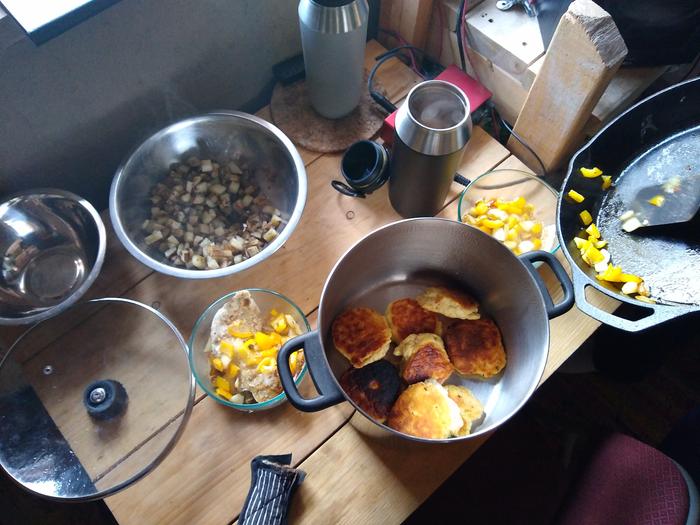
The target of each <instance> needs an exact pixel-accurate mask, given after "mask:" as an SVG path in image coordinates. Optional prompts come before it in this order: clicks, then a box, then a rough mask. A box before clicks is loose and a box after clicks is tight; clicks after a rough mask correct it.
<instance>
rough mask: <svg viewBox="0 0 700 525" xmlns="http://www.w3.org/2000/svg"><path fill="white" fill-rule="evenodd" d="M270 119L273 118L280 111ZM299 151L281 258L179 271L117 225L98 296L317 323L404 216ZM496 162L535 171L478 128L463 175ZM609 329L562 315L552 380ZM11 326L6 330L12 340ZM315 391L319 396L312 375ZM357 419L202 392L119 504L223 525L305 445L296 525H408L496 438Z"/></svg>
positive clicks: (148, 515) (401, 86) (127, 518)
mask: <svg viewBox="0 0 700 525" xmlns="http://www.w3.org/2000/svg"><path fill="white" fill-rule="evenodd" d="M381 50H382V48H381V46H379V44H377V43H376V42H370V43H369V45H368V49H367V55H366V56H367V65H370V64H371V63H372V62H373V57H374V56H376V55H377V54H379V53H380V52H381ZM380 76H381V81H382V83H383V84H384V85H385V86H386V87H387V89H388V94H389V98H391V99H392V100H393V101H400V100H401V99H402V98H403V97H404V96H405V94H406V93H407V91H408V89H409V88H410V87H411V86H412V85H413V84H414V83H416V82H417V81H418V78H417V77H416V76H415V75H414V74H413V73H412V72H411V71H410V70H409V69H408V68H406V67H405V66H404V65H403V64H402V63H401V62H400V61H398V60H393V61H391V62H389V63H387V64H386V66H385V67H384V68H382V70H381V71H380ZM259 115H260V116H262V117H263V118H269V110H268V109H267V108H265V109H263V110H261V111H260V112H259ZM300 152H301V155H302V158H303V159H304V162H305V164H306V170H307V176H308V186H309V193H308V200H307V203H306V208H305V210H304V214H303V216H302V219H301V222H300V223H299V225H298V227H297V229H296V231H295V232H294V234H293V235H292V236H291V238H290V239H289V241H288V242H287V243H286V245H285V246H284V247H283V248H282V249H280V250H279V251H278V252H277V253H276V254H274V255H273V256H272V257H270V258H269V259H267V260H265V261H264V262H262V263H260V264H259V265H257V266H255V267H254V268H252V269H250V270H248V271H246V272H243V273H242V274H239V275H235V276H233V277H230V278H224V279H216V280H206V281H193V280H179V279H175V278H172V277H168V276H165V275H161V274H158V273H154V272H151V271H150V270H149V269H147V268H145V267H144V266H142V265H141V264H140V263H138V262H136V260H135V259H133V258H132V257H130V256H129V255H128V254H127V253H126V251H125V250H124V249H123V248H122V247H121V246H120V245H119V243H118V241H117V240H116V238H115V237H114V235H112V234H110V236H109V241H108V242H109V244H108V254H107V257H106V259H105V265H104V268H103V270H102V273H101V276H100V278H99V280H98V282H97V283H96V284H95V285H94V286H93V287H92V289H91V291H90V295H91V296H104V295H113V296H114V295H121V296H124V297H129V298H132V299H135V300H138V301H141V302H143V303H146V304H149V305H150V304H153V305H157V306H158V307H159V308H160V311H161V312H163V313H164V314H165V315H167V316H168V317H169V318H170V319H171V320H172V321H173V322H174V323H175V324H176V326H177V327H178V328H179V330H180V331H181V332H182V334H183V336H185V337H188V336H189V333H190V330H191V328H192V326H193V324H194V322H195V320H196V318H197V316H198V315H199V313H201V312H202V311H203V310H204V308H205V307H206V306H207V305H208V304H209V303H211V302H212V301H213V300H215V299H216V298H218V297H220V296H221V295H223V294H224V293H226V292H228V291H231V290H236V289H239V288H245V287H264V288H270V289H273V290H277V291H279V292H281V293H283V294H285V295H287V296H289V297H290V298H292V299H293V300H294V301H295V302H296V303H297V304H298V305H299V306H300V307H301V308H302V309H303V310H304V312H306V314H307V315H308V316H309V318H310V319H311V320H312V322H314V321H315V311H316V309H317V307H318V301H319V297H320V293H321V289H322V286H323V283H324V282H325V279H326V276H327V275H328V273H329V271H330V269H331V267H332V265H333V264H334V263H335V261H336V260H337V259H338V258H339V256H340V255H341V254H342V253H343V252H344V251H345V250H346V249H347V248H348V247H349V246H351V245H352V244H353V243H354V242H355V241H357V240H358V239H360V238H361V237H363V236H364V235H366V234H367V233H369V232H371V231H372V230H374V229H375V228H377V227H378V226H381V225H384V224H387V223H388V222H391V221H394V220H397V219H399V218H400V217H399V216H398V215H397V214H396V213H395V212H394V211H393V209H392V208H391V206H390V205H389V202H388V198H387V192H386V187H384V188H382V189H381V190H379V191H377V192H375V193H374V194H373V195H371V196H370V197H369V198H367V199H352V198H348V197H345V196H342V195H340V194H339V193H337V192H336V191H335V190H333V189H332V188H331V186H330V181H331V180H332V179H334V178H337V177H338V176H339V160H340V155H338V154H336V155H319V154H316V153H312V152H310V151H304V150H300ZM497 166H499V167H519V168H524V166H523V165H522V163H521V162H520V161H519V160H518V159H516V158H515V157H513V156H511V155H510V154H509V152H508V150H506V149H505V148H504V147H503V146H502V145H501V144H499V143H498V142H496V141H495V140H493V139H492V138H491V137H490V136H489V135H487V134H486V132H484V131H483V130H482V129H481V128H478V127H476V128H475V129H474V135H473V137H472V139H471V141H470V142H469V146H468V149H467V152H466V154H465V156H464V161H463V164H462V167H461V169H460V172H461V173H462V174H463V175H464V176H466V177H469V178H473V177H474V176H477V175H479V174H481V173H483V172H485V171H487V170H490V169H492V168H495V167H497ZM524 169H526V168H524ZM459 191H460V188H459V186H457V185H455V186H454V187H453V188H452V189H451V192H450V197H449V201H448V203H447V205H446V206H445V208H444V209H443V210H442V212H441V213H440V216H443V217H449V218H456V215H457V212H456V206H457V202H456V198H457V196H458V194H459ZM598 304H600V305H602V306H603V307H605V308H607V309H612V308H613V307H614V305H615V304H616V303H615V301H613V300H610V299H604V300H602V301H600V302H599V303H598ZM598 324H599V323H598V322H596V321H594V320H593V319H591V318H589V317H587V316H585V315H583V314H582V313H580V312H579V311H578V310H576V309H573V310H572V311H570V312H569V313H567V314H566V315H564V316H562V317H560V318H558V319H556V320H554V321H552V322H551V336H552V340H551V348H550V354H549V360H548V362H547V368H546V371H545V376H544V378H546V377H548V376H549V375H550V374H551V373H553V372H554V371H555V370H556V369H557V368H558V367H559V366H560V365H561V364H562V363H563V362H564V361H565V360H566V359H567V358H568V357H569V356H570V355H571V354H572V353H573V352H574V350H576V348H578V347H579V345H581V343H583V342H584V341H585V340H586V338H588V337H589V336H590V335H591V334H592V333H593V331H594V330H595V329H596V328H597V326H598ZM12 335H13V334H11V333H8V332H5V333H3V338H7V339H9V338H11V337H12ZM0 342H5V343H6V342H7V341H0ZM304 388H305V389H307V391H308V392H312V389H313V386H312V385H311V382H310V381H309V380H308V376H307V379H306V380H305V384H304ZM172 410H174V408H173V407H169V406H168V403H167V401H163V400H160V401H159V403H158V404H155V405H154V406H153V417H154V418H165V419H164V420H166V421H167V419H168V418H171V417H172V416H173V414H171V413H170V411H172ZM355 417H362V416H361V415H358V414H355V413H354V411H353V409H352V408H351V406H350V405H349V404H348V403H343V404H341V405H339V406H336V407H333V408H330V409H327V410H325V411H323V412H321V413H316V414H305V413H301V412H298V411H296V410H295V409H294V408H292V407H291V406H290V405H289V404H285V405H283V406H281V407H278V408H276V409H274V410H270V411H267V412H263V413H259V414H245V413H240V412H237V411H234V410H231V409H228V408H226V407H223V406H222V405H220V404H218V403H216V402H215V401H214V400H212V399H210V398H208V397H206V396H205V395H204V394H203V393H202V392H201V391H198V392H197V396H196V404H195V407H194V410H193V413H192V416H191V419H190V421H189V423H188V425H187V428H186V430H185V432H184V434H183V435H182V437H181V439H180V441H179V442H178V444H177V445H176V447H175V448H174V449H173V451H172V452H171V453H170V455H169V456H168V457H167V458H166V459H165V460H164V461H163V463H162V464H161V465H160V466H159V467H158V468H157V469H156V470H155V471H154V472H152V473H151V474H149V475H148V476H147V477H146V478H144V479H143V480H142V481H140V482H138V483H137V484H135V485H134V486H132V487H131V488H129V489H127V490H125V491H123V492H121V493H119V494H117V495H115V496H112V497H110V498H108V499H107V500H106V502H107V504H108V506H109V508H110V509H111V511H112V512H113V514H114V516H115V517H116V519H117V520H118V521H119V523H121V524H123V525H127V524H132V523H133V524H141V523H168V524H170V525H173V524H178V523H183V524H194V523H207V524H221V525H224V524H227V523H231V522H234V521H235V520H236V519H237V517H238V514H239V512H240V509H241V507H242V504H243V501H244V499H245V497H246V494H247V492H248V488H249V485H250V460H251V459H252V458H253V457H254V456H256V455H258V454H281V453H287V452H292V453H293V457H294V464H295V465H296V466H298V467H300V468H301V469H303V470H305V471H306V472H307V477H306V480H305V481H304V483H303V485H302V486H301V488H300V490H299V492H298V493H297V495H296V496H295V499H294V504H293V517H292V523H310V524H317V523H362V524H366V523H400V522H401V521H402V520H404V519H405V518H406V517H407V516H408V515H410V514H411V513H412V512H413V511H414V510H415V509H416V507H418V505H420V504H421V502H423V501H424V500H425V499H426V498H427V497H428V496H429V495H430V494H431V493H432V492H433V491H434V490H435V489H436V488H437V487H438V486H439V485H440V484H441V483H442V482H443V481H445V479H447V477H448V476H449V475H450V474H451V473H452V472H453V471H454V470H455V469H457V467H459V466H460V465H461V464H462V463H463V462H464V461H465V460H466V459H467V458H468V457H469V456H470V455H471V454H472V453H474V451H475V450H476V449H477V448H478V446H479V445H480V444H481V443H482V442H483V441H484V439H480V440H476V441H469V442H461V443H456V444H454V445H447V446H426V445H421V444H416V443H412V442H408V441H406V440H396V441H395V442H392V443H387V442H381V443H380V442H376V441H373V440H370V439H368V438H366V437H364V436H363V435H361V434H359V433H358V432H356V430H355V429H354V427H353V426H352V424H351V422H352V419H353V418H355ZM175 421H177V419H176V420H175ZM172 424H173V423H171V425H172ZM168 431H171V426H170V425H167V424H166V425H165V426H164V427H163V428H162V429H161V430H160V431H159V432H168ZM154 437H155V438H157V437H158V436H157V435H155V436H154ZM154 443H155V445H154ZM153 446H158V439H152V440H149V441H147V442H145V443H141V444H140V445H139V446H137V447H135V449H134V450H133V451H129V455H128V457H126V458H125V459H123V460H121V461H120V463H119V466H118V467H117V468H116V469H114V470H112V471H111V472H112V473H113V474H114V473H116V472H117V470H118V469H119V468H131V467H133V466H134V465H137V464H139V462H140V461H141V458H142V456H143V455H144V454H148V453H149V450H150V447H153ZM407 458H410V460H407ZM108 478H109V475H107V477H105V478H104V479H103V482H107V481H108ZM359 502H361V504H360V503H359Z"/></svg>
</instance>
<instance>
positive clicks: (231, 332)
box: [226, 325, 253, 339]
mask: <svg viewBox="0 0 700 525" xmlns="http://www.w3.org/2000/svg"><path fill="white" fill-rule="evenodd" d="M226 331H227V332H228V335H230V336H231V337H238V338H239V339H249V338H251V337H253V332H239V331H238V329H236V328H235V327H234V326H233V325H232V326H229V327H228V328H227V329H226Z"/></svg>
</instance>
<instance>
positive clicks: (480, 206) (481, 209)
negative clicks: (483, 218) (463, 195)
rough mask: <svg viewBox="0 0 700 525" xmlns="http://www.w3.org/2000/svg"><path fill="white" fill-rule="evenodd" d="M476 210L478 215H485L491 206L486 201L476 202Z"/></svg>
mask: <svg viewBox="0 0 700 525" xmlns="http://www.w3.org/2000/svg"><path fill="white" fill-rule="evenodd" d="M474 211H475V212H476V216H477V217H478V216H479V215H485V214H486V212H487V211H489V206H488V204H486V203H485V202H484V201H479V202H477V203H476V206H474Z"/></svg>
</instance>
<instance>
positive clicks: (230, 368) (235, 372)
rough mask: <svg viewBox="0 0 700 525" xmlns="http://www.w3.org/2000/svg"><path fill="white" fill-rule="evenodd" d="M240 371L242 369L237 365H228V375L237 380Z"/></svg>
mask: <svg viewBox="0 0 700 525" xmlns="http://www.w3.org/2000/svg"><path fill="white" fill-rule="evenodd" d="M240 371H241V369H240V368H238V367H237V366H236V365H235V364H233V363H231V364H230V365H228V375H230V376H231V377H233V378H235V377H236V376H237V375H238V373H239V372H240Z"/></svg>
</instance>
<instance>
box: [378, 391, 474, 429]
mask: <svg viewBox="0 0 700 525" xmlns="http://www.w3.org/2000/svg"><path fill="white" fill-rule="evenodd" d="M463 424H464V421H463V420H462V416H461V415H460V413H459V407H458V406H457V404H456V403H455V402H454V401H452V400H451V399H450V398H449V396H448V395H447V390H445V388H444V387H443V386H442V385H441V384H439V383H438V382H437V381H434V380H432V379H428V380H426V381H423V382H422V383H415V384H413V385H410V386H409V387H408V388H407V389H406V390H404V391H403V392H402V393H401V395H400V396H399V398H398V399H397V400H396V403H394V406H393V407H392V408H391V412H390V413H389V417H388V419H387V425H389V426H390V427H391V428H394V429H396V430H398V431H400V432H403V433H405V434H410V435H412V436H418V437H422V438H429V439H445V438H448V437H450V436H453V435H456V434H457V432H458V431H459V430H460V429H461V427H462V426H463Z"/></svg>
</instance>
